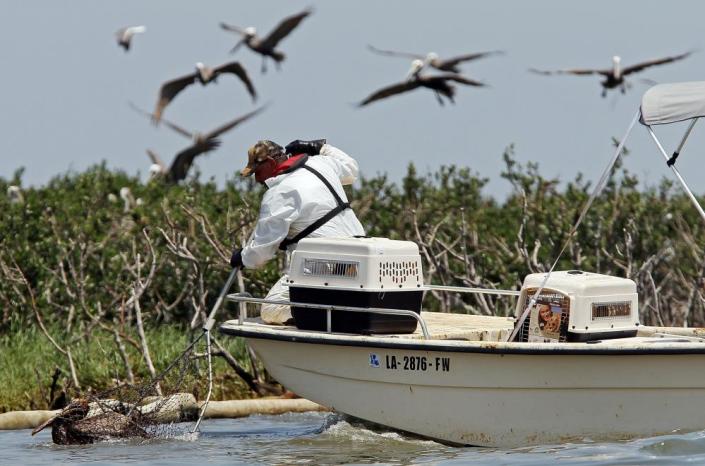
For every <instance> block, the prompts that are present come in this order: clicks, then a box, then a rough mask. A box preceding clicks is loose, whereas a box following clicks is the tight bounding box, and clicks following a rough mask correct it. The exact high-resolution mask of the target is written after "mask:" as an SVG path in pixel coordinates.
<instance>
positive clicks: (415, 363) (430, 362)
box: [370, 353, 450, 372]
mask: <svg viewBox="0 0 705 466" xmlns="http://www.w3.org/2000/svg"><path fill="white" fill-rule="evenodd" d="M370 366H372V367H383V368H384V369H389V370H397V371H421V372H450V358H444V357H427V356H410V355H396V354H387V355H385V356H384V359H383V360H380V358H379V356H377V354H375V353H371V354H370Z"/></svg>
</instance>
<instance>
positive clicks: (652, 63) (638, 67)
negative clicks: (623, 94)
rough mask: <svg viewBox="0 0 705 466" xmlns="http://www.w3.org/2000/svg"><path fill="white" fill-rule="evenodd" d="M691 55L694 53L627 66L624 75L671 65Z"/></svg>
mask: <svg viewBox="0 0 705 466" xmlns="http://www.w3.org/2000/svg"><path fill="white" fill-rule="evenodd" d="M691 53H693V52H686V53H682V54H680V55H674V56H672V57H664V58H657V59H656V60H649V61H645V62H641V63H637V64H636V65H632V66H627V67H625V68H624V69H622V74H624V75H627V74H631V73H636V72H637V71H641V70H643V69H644V68H648V67H650V66H656V65H665V64H666V63H671V62H674V61H678V60H683V59H684V58H687V57H688V56H689V55H690V54H691Z"/></svg>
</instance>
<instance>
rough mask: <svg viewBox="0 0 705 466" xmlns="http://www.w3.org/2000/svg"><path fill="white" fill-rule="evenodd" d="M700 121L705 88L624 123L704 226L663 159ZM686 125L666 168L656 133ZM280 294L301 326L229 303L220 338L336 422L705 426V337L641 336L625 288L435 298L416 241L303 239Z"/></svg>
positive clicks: (586, 285) (660, 97)
mask: <svg viewBox="0 0 705 466" xmlns="http://www.w3.org/2000/svg"><path fill="white" fill-rule="evenodd" d="M704 115H705V83H684V84H673V85H660V86H656V87H654V88H652V89H651V90H649V91H648V92H647V93H646V95H645V96H644V99H643V101H642V106H641V109H640V112H639V113H638V114H637V116H636V117H635V119H634V121H633V122H632V125H631V126H630V131H631V128H632V127H633V126H634V123H635V122H636V121H637V119H639V120H640V121H641V123H642V124H644V125H646V126H647V129H648V131H649V133H650V134H651V136H652V137H653V138H654V140H655V141H656V143H657V146H658V148H659V150H660V151H661V153H662V154H663V156H664V157H665V158H666V159H667V160H669V166H671V168H672V169H673V170H674V173H675V174H676V176H677V177H678V179H679V180H680V181H681V182H682V184H683V187H684V188H685V189H686V191H687V192H688V194H689V195H690V197H691V199H692V200H693V202H694V203H695V204H696V206H697V209H698V211H699V212H700V214H701V216H702V217H703V219H705V212H703V210H702V208H701V207H700V205H699V204H698V203H697V200H696V199H695V197H694V196H693V195H692V194H691V193H690V190H689V189H688V187H687V185H686V184H685V181H683V179H682V177H681V176H680V174H679V173H678V171H677V169H676V167H675V165H674V164H673V163H672V162H673V161H674V160H675V157H677V154H678V153H679V152H680V150H681V149H682V147H683V144H684V142H685V140H686V138H687V137H688V135H689V134H690V131H691V130H692V128H693V125H694V123H695V121H697V119H698V118H699V117H701V116H704ZM683 120H691V123H690V125H689V127H688V129H687V132H686V135H685V136H684V138H683V140H682V141H681V144H680V145H679V147H678V149H677V151H676V153H675V154H674V156H671V157H669V156H668V155H667V154H666V152H665V151H664V149H663V147H662V146H661V144H660V142H659V141H658V139H656V136H655V134H654V133H653V131H652V128H651V126H650V125H653V124H666V123H672V122H676V121H683ZM628 134H629V133H627V136H628ZM627 136H625V137H624V138H623V140H622V143H621V144H620V146H619V147H618V148H617V152H616V154H615V156H614V157H613V159H612V161H611V163H610V165H609V166H608V169H607V170H606V173H608V172H609V169H611V167H612V165H613V164H614V162H616V160H617V158H618V157H619V154H620V153H621V150H622V148H623V146H624V142H625V140H626V137H627ZM604 179H605V176H603V179H602V180H600V182H599V183H598V184H597V185H596V187H595V192H594V193H593V196H592V197H591V198H590V201H589V202H588V203H587V204H586V206H585V208H584V210H583V214H584V212H585V211H586V210H587V209H588V208H589V204H590V202H591V201H592V199H594V197H595V196H596V195H597V194H598V193H599V190H600V189H601V188H602V186H603V185H604ZM581 219H582V215H581ZM581 219H579V220H578V222H577V223H576V225H575V226H574V229H573V231H572V232H571V235H572V233H573V232H574V231H575V229H576V228H577V226H578V225H579V223H580V220H581ZM569 236H570V235H569ZM288 285H289V287H290V294H291V301H290V302H285V303H284V304H288V305H291V306H292V311H293V314H294V316H295V318H296V324H297V325H296V326H274V325H266V324H264V323H262V322H261V321H260V320H259V319H256V318H255V319H248V318H247V316H246V313H247V312H246V306H247V304H246V303H255V304H262V303H265V302H267V301H266V300H263V299H257V298H252V297H250V296H249V295H245V294H231V295H229V296H228V298H229V299H230V300H233V301H237V302H240V303H241V305H240V315H239V318H238V319H237V320H230V321H226V322H225V323H223V324H222V325H221V326H220V332H222V333H224V334H227V335H233V336H240V337H244V338H245V339H246V341H247V343H248V344H249V345H251V347H252V348H253V349H254V350H255V351H256V352H257V354H258V355H259V357H260V358H261V359H262V361H263V363H264V365H265V366H266V367H267V370H268V371H269V372H270V373H271V374H272V375H273V376H274V377H275V378H276V379H277V380H278V381H279V382H280V383H282V384H283V385H285V386H286V387H287V388H289V389H291V390H293V391H294V392H296V393H298V394H299V395H301V396H304V397H306V398H309V399H311V400H313V401H315V402H317V403H320V404H322V405H325V406H328V407H330V408H332V409H334V410H335V411H338V412H341V413H346V414H349V415H352V416H355V417H358V418H362V419H365V420H368V421H373V422H376V423H379V424H382V425H385V426H389V427H392V428H396V429H400V430H403V431H407V432H412V433H415V434H418V435H422V436H425V437H429V438H432V439H437V440H440V441H443V442H448V443H452V444H458V445H479V446H507V447H511V446H520V445H530V444H542V443H557V442H566V441H581V440H585V439H591V440H606V439H626V438H632V437H641V436H651V435H658V434H667V433H672V432H687V431H695V430H702V429H705V416H704V415H703V408H702V407H703V406H705V372H704V371H700V370H699V367H700V365H703V364H705V338H703V337H704V336H705V329H699V328H667V327H647V326H643V325H640V324H639V312H638V298H637V290H636V285H635V284H634V282H633V281H631V280H628V279H624V278H618V277H611V276H606V275H600V274H595V273H588V272H582V271H555V272H554V271H553V270H551V271H549V272H548V273H543V274H532V275H529V276H527V277H526V279H525V280H524V284H523V286H522V289H521V290H488V289H473V288H466V289H464V288H453V287H433V286H431V285H427V284H424V283H422V273H421V259H420V257H419V254H418V248H417V247H416V245H415V244H414V243H410V242H405V241H391V240H387V239H379V238H348V239H306V240H302V241H301V243H300V244H299V246H298V247H297V249H296V250H295V251H294V252H293V253H292V258H291V267H290V273H289V280H288ZM432 288H436V289H445V290H446V291H448V292H471V293H497V294H512V295H517V305H516V316H513V317H510V318H507V317H486V316H473V315H460V314H447V313H434V312H423V311H421V300H422V294H423V292H424V291H425V290H428V289H432ZM281 303H282V302H280V304H281Z"/></svg>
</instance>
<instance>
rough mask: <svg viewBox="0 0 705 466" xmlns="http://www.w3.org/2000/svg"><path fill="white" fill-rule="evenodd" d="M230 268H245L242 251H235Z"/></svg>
mask: <svg viewBox="0 0 705 466" xmlns="http://www.w3.org/2000/svg"><path fill="white" fill-rule="evenodd" d="M230 266H231V267H232V268H237V267H239V268H241V269H242V268H244V267H245V266H244V265H243V264H242V249H236V250H234V251H233V255H232V256H231V257H230Z"/></svg>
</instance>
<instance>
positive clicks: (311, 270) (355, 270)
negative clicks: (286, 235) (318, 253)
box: [302, 259, 360, 278]
mask: <svg viewBox="0 0 705 466" xmlns="http://www.w3.org/2000/svg"><path fill="white" fill-rule="evenodd" d="M359 270H360V263H359V262H356V261H338V260H330V259H304V261H303V270H302V273H303V275H306V276H309V277H337V278H357V276H358V274H359Z"/></svg>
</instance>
